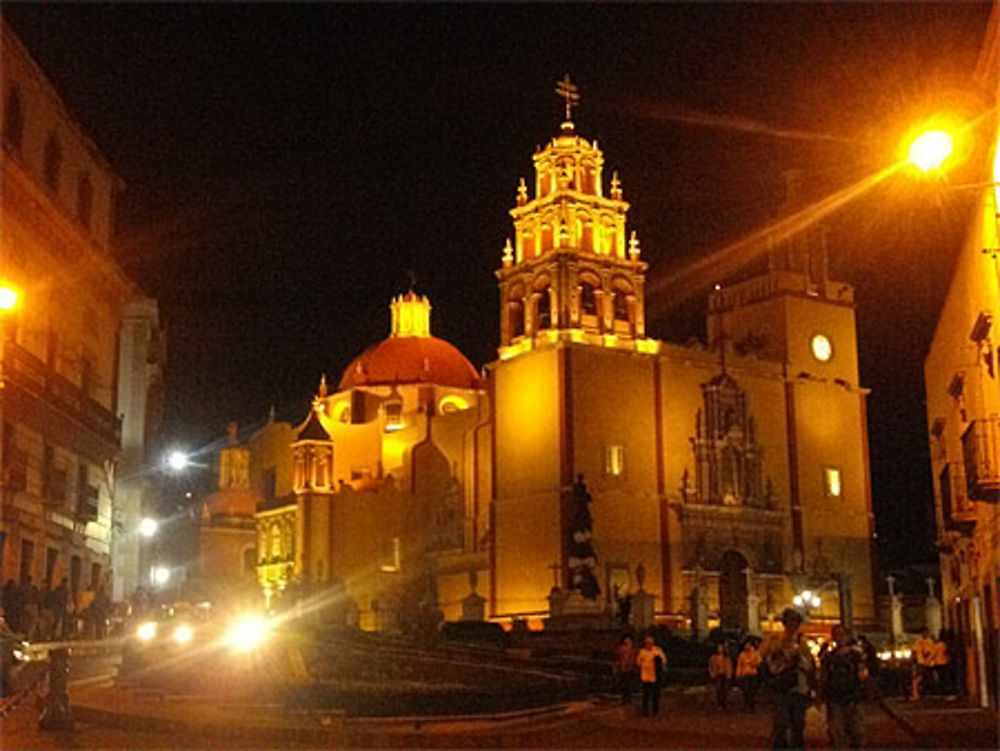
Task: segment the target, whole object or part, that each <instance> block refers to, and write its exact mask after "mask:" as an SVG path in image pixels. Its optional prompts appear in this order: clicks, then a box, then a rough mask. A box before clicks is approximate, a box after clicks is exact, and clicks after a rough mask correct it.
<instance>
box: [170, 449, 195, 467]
mask: <svg viewBox="0 0 1000 751" xmlns="http://www.w3.org/2000/svg"><path fill="white" fill-rule="evenodd" d="M190 464H191V458H190V457H189V456H188V455H187V454H186V453H184V452H183V451H181V450H179V449H174V450H173V451H171V452H170V453H169V454H167V468H168V469H170V470H171V471H172V472H183V471H184V470H185V469H187V468H188V466H189V465H190Z"/></svg>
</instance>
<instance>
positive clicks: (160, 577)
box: [153, 566, 170, 587]
mask: <svg viewBox="0 0 1000 751" xmlns="http://www.w3.org/2000/svg"><path fill="white" fill-rule="evenodd" d="M168 581H170V569H168V568H167V567H166V566H157V567H156V568H154V569H153V584H156V585H157V586H159V587H162V586H163V585H164V584H166V583H167V582H168Z"/></svg>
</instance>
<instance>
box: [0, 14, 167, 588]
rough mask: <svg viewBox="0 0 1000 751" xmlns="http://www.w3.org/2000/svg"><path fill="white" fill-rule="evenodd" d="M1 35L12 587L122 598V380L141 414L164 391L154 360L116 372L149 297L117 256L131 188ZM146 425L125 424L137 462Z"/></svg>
mask: <svg viewBox="0 0 1000 751" xmlns="http://www.w3.org/2000/svg"><path fill="white" fill-rule="evenodd" d="M0 24H2V34H3V44H2V48H0V55H2V66H0V69H2V80H0V89H2V90H0V123H2V149H0V180H2V183H3V190H2V195H0V224H2V226H3V232H2V233H0V276H2V277H3V278H4V280H5V282H7V283H13V284H14V285H15V286H16V287H18V288H19V289H20V291H21V300H20V303H19V307H18V309H17V310H16V311H15V313H14V314H13V315H6V316H4V319H3V321H2V324H0V325H2V327H3V337H2V338H0V349H2V352H0V363H2V369H3V371H2V382H3V390H2V397H0V410H2V427H3V440H2V448H0V465H2V466H0V469H2V478H3V486H2V499H0V504H2V514H0V548H2V551H0V558H2V577H3V579H4V580H7V579H14V580H18V579H24V578H26V577H27V576H31V577H32V578H33V580H34V582H35V583H36V584H37V585H39V586H40V587H45V586H47V585H48V584H49V583H51V582H56V583H58V581H59V579H60V578H61V577H62V576H66V577H67V578H68V579H69V580H70V583H71V585H73V586H74V587H77V588H80V587H86V586H88V585H91V584H93V585H95V586H97V585H102V584H106V585H109V589H110V585H111V584H112V583H114V584H115V585H116V586H115V592H116V594H121V593H122V589H123V586H122V585H123V583H124V580H123V579H121V578H119V579H118V580H117V581H115V582H112V578H111V576H110V566H111V553H112V551H111V543H112V535H113V534H114V533H116V532H117V531H121V532H122V533H123V534H135V530H134V529H133V530H125V529H124V528H123V527H122V524H123V523H124V520H125V519H126V518H128V519H133V518H134V514H123V513H122V511H119V510H117V509H116V508H115V507H116V505H117V504H119V503H125V504H126V506H128V507H129V510H134V505H135V504H136V503H141V489H140V491H139V492H138V493H128V492H127V493H125V494H124V495H123V496H122V497H121V498H118V497H116V496H114V495H113V494H114V493H115V490H116V483H115V478H116V464H115V462H116V459H117V458H118V455H119V450H120V448H121V439H122V435H121V430H122V422H121V421H120V419H119V417H118V414H119V410H121V409H122V408H124V407H125V404H124V402H120V401H119V399H118V396H119V392H118V388H119V378H124V380H125V381H126V383H124V384H123V385H124V386H125V388H126V389H135V391H136V394H135V396H136V398H135V400H134V401H133V403H132V405H131V406H132V407H133V408H136V409H138V408H139V407H140V406H141V408H142V409H146V408H147V407H150V404H151V402H150V400H151V399H153V397H152V396H151V386H152V385H153V384H152V381H153V380H155V374H153V373H151V372H150V371H149V370H148V368H150V366H149V364H148V363H147V362H142V363H140V364H139V365H138V367H139V368H140V370H139V371H138V372H129V371H128V365H129V363H132V362H133V361H132V360H131V359H129V358H126V359H125V361H124V362H123V364H122V367H123V369H124V370H123V371H121V372H120V371H119V370H118V369H117V368H116V358H117V348H118V342H117V336H118V334H119V332H120V330H121V324H122V319H123V316H124V315H125V308H126V306H127V305H128V304H129V303H131V302H133V301H135V300H137V299H138V298H139V295H138V294H137V290H135V289H134V287H133V286H132V285H131V284H130V283H129V281H128V280H127V279H126V278H125V276H124V275H123V273H122V271H121V269H120V268H119V267H118V266H117V264H116V263H115V262H114V260H113V258H112V256H111V241H112V238H111V231H112V216H113V208H114V201H115V196H116V194H117V193H118V191H119V190H120V189H121V188H122V185H121V183H120V181H119V179H118V178H117V177H116V175H115V174H114V172H113V171H112V169H111V167H110V166H109V165H108V163H107V162H106V160H105V159H104V158H103V157H102V155H101V154H100V152H99V151H98V150H97V148H96V146H95V145H94V143H93V142H92V141H91V140H90V138H89V137H88V136H87V135H86V134H85V133H84V132H83V130H82V129H81V127H80V126H79V124H78V123H77V122H76V120H75V119H74V118H73V116H72V115H71V114H70V112H69V111H68V109H67V108H66V107H65V105H64V104H63V103H62V101H61V99H60V97H59V94H58V92H57V91H56V90H55V89H54V88H53V87H52V85H51V84H50V83H49V81H48V80H47V79H46V77H45V75H44V73H43V72H42V71H41V69H39V67H38V66H37V65H36V63H35V62H34V61H33V60H32V59H31V57H30V55H29V54H28V52H27V51H26V50H25V49H24V47H23V46H22V45H21V43H20V41H19V40H18V39H17V37H16V36H15V35H14V33H13V32H12V30H11V29H10V27H9V26H8V25H7V24H6V22H0ZM154 333H155V332H154V331H152V330H151V329H150V330H147V332H146V333H145V335H146V336H148V337H152V336H154ZM146 344H148V342H146ZM126 354H127V353H126ZM132 376H135V378H132ZM153 401H155V399H153ZM137 405H138V406H137ZM153 406H154V408H153V409H148V410H146V415H147V417H150V418H152V417H153V413H154V412H155V411H156V410H155V405H153ZM133 417H135V419H133ZM136 419H137V420H139V422H142V423H143V425H141V426H139V425H136V424H135V420H136ZM145 419H146V418H145V417H136V416H135V414H132V415H129V417H127V420H128V421H129V426H130V430H131V429H133V428H136V429H138V433H136V432H135V431H133V432H130V448H131V449H133V451H138V452H139V453H142V449H141V446H140V444H141V443H142V442H143V441H144V440H145V435H146V432H145ZM123 552H124V551H123ZM127 552H128V555H127V557H128V561H127V562H126V564H125V568H126V571H125V572H123V576H126V577H127V581H128V583H131V584H134V582H135V581H136V576H137V574H138V572H137V565H138V564H137V561H136V555H137V553H136V550H135V547H134V546H133V547H132V548H131V549H130V550H129V551H127Z"/></svg>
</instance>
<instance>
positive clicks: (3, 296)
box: [0, 284, 20, 511]
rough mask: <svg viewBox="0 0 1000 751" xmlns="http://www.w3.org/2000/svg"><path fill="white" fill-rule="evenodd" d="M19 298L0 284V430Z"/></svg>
mask: <svg viewBox="0 0 1000 751" xmlns="http://www.w3.org/2000/svg"><path fill="white" fill-rule="evenodd" d="M19 300H20V294H19V293H18V291H17V289H16V288H15V287H14V286H13V285H10V284H0V430H2V427H3V424H4V423H3V409H4V406H5V405H4V402H5V400H6V399H7V388H6V383H5V380H4V378H5V374H4V359H5V358H6V345H7V337H8V335H9V334H10V333H11V332H10V330H9V327H8V323H7V322H8V319H10V317H11V316H12V315H13V314H14V313H15V311H16V310H17V307H18V302H19ZM5 444H6V441H5V440H3V437H2V436H0V510H2V511H5V510H6V506H7V461H8V458H7V457H6V456H5V455H4V446H5Z"/></svg>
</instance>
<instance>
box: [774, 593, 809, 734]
mask: <svg viewBox="0 0 1000 751" xmlns="http://www.w3.org/2000/svg"><path fill="white" fill-rule="evenodd" d="M802 621H803V616H802V613H800V612H799V611H798V610H796V609H795V608H786V609H785V610H784V612H782V614H781V624H782V626H784V632H783V633H782V634H781V635H780V636H777V635H775V636H773V637H772V638H771V639H770V640H768V641H767V642H765V644H764V646H763V647H762V648H761V659H762V660H764V661H766V663H767V667H768V672H769V673H770V675H771V690H772V691H773V692H774V694H775V706H774V717H773V723H772V734H771V743H772V747H773V748H805V727H806V709H807V708H808V707H809V697H810V694H811V693H812V690H813V684H814V683H815V665H813V661H812V655H811V654H809V650H808V648H807V647H806V645H804V644H802V642H801V639H800V638H799V637H800V633H799V631H800V630H801V628H802Z"/></svg>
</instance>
